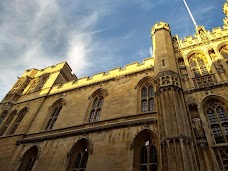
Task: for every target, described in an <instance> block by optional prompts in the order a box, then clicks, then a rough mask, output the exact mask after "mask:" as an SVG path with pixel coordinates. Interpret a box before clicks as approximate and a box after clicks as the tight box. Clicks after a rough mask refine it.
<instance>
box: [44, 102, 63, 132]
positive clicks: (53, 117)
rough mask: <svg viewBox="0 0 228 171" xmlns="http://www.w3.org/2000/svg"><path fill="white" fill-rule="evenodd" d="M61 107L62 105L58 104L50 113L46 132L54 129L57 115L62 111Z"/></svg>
mask: <svg viewBox="0 0 228 171" xmlns="http://www.w3.org/2000/svg"><path fill="white" fill-rule="evenodd" d="M62 107H63V105H62V103H59V104H57V105H56V106H55V107H54V109H53V110H52V113H51V117H50V119H49V121H48V123H47V126H46V130H51V129H52V128H53V127H54V125H55V122H56V120H57V118H58V116H59V113H60V111H61V110H62Z"/></svg>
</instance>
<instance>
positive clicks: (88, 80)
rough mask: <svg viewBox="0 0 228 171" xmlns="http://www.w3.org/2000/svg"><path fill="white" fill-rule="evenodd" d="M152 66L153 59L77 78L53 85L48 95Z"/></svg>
mask: <svg viewBox="0 0 228 171" xmlns="http://www.w3.org/2000/svg"><path fill="white" fill-rule="evenodd" d="M153 65H154V59H153V58H152V57H151V58H147V59H145V60H143V62H142V63H138V62H134V63H131V64H127V65H126V66H125V67H123V68H121V67H118V68H114V69H111V70H109V71H108V72H100V73H97V74H94V75H93V76H91V77H83V78H79V79H78V80H73V81H69V82H67V83H64V84H58V85H55V86H54V87H53V88H52V90H51V92H50V94H55V93H59V92H63V91H66V90H70V89H75V88H79V87H83V86H88V85H91V84H95V83H99V82H103V81H108V80H111V79H113V78H116V77H119V76H124V75H130V74H133V73H136V72H139V71H143V70H146V69H151V68H153Z"/></svg>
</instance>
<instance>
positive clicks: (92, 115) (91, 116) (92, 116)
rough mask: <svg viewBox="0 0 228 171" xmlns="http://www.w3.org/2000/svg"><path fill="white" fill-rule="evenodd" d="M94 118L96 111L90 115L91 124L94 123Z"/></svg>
mask: <svg viewBox="0 0 228 171" xmlns="http://www.w3.org/2000/svg"><path fill="white" fill-rule="evenodd" d="M94 117H95V110H92V111H91V114H90V118H89V122H93V121H94Z"/></svg>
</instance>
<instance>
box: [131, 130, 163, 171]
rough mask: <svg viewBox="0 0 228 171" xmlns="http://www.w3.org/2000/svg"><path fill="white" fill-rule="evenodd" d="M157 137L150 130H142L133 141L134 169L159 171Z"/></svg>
mask: <svg viewBox="0 0 228 171" xmlns="http://www.w3.org/2000/svg"><path fill="white" fill-rule="evenodd" d="M155 142H156V143H158V141H156V137H155V136H154V135H153V133H152V132H151V131H150V130H147V129H145V130H143V131H141V132H140V133H139V134H138V135H137V136H136V138H135V139H134V141H133V143H132V148H133V149H134V162H133V170H134V171H157V170H158V159H159V157H158V151H157V147H156V143H155Z"/></svg>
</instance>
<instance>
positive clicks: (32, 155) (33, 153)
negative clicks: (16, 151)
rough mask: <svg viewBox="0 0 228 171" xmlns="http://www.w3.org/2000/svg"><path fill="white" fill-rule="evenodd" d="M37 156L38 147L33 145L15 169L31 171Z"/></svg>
mask: <svg viewBox="0 0 228 171" xmlns="http://www.w3.org/2000/svg"><path fill="white" fill-rule="evenodd" d="M37 158H38V148H37V147H36V146H33V147H31V148H30V149H29V150H27V152H26V153H25V154H24V155H23V157H22V161H21V164H20V166H19V168H18V170H17V171H31V170H32V168H33V166H34V164H35V162H36V160H37Z"/></svg>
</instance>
